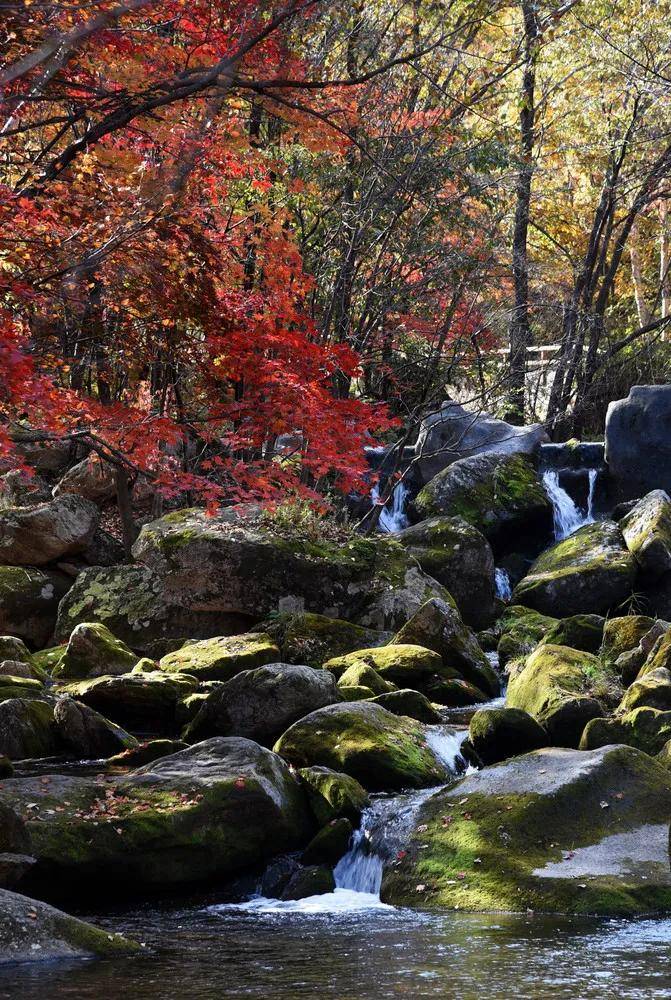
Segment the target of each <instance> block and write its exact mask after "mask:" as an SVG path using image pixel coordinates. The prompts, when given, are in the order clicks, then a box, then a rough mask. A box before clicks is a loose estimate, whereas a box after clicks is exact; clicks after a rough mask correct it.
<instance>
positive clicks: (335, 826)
mask: <svg viewBox="0 0 671 1000" xmlns="http://www.w3.org/2000/svg"><path fill="white" fill-rule="evenodd" d="M353 833H354V827H353V826H352V824H351V823H350V821H349V820H348V819H346V818H345V817H344V816H341V817H339V818H338V819H332V820H331V822H330V823H327V825H326V826H323V827H322V828H321V830H319V832H318V833H316V834H315V836H314V837H313V838H312V840H311V841H310V843H309V844H308V846H307V847H306V848H305V850H304V851H303V854H302V856H301V861H302V863H303V864H304V865H335V864H337V862H338V861H339V860H340V858H342V856H343V854H346V852H347V848H348V847H349V843H350V840H351V839H352V834H353Z"/></svg>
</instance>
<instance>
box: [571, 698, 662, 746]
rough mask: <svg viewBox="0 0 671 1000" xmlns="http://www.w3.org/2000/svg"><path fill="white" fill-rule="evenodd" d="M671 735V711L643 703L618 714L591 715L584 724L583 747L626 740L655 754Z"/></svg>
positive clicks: (625, 741)
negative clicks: (663, 710) (646, 705)
mask: <svg viewBox="0 0 671 1000" xmlns="http://www.w3.org/2000/svg"><path fill="white" fill-rule="evenodd" d="M670 739H671V712H662V711H660V710H659V709H657V708H647V707H642V708H635V709H634V710H633V711H631V712H627V713H626V714H624V715H618V716H617V717H612V718H598V719H592V720H591V722H588V723H587V725H586V726H585V731H584V733H583V734H582V738H581V740H580V749H581V750H594V749H596V748H597V747H604V746H609V745H612V744H614V743H624V744H626V745H627V746H630V747H635V748H636V749H637V750H642V751H644V752H645V753H647V754H650V755H651V756H654V755H655V754H657V753H659V752H660V751H661V750H662V748H663V747H664V745H665V743H667V741H668V740H670Z"/></svg>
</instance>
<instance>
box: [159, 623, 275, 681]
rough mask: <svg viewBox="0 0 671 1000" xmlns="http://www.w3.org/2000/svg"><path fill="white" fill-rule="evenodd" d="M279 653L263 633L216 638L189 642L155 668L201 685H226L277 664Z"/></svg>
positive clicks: (165, 657)
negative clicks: (245, 672) (244, 672)
mask: <svg viewBox="0 0 671 1000" xmlns="http://www.w3.org/2000/svg"><path fill="white" fill-rule="evenodd" d="M279 656H280V651H279V649H278V647H277V646H276V645H275V643H274V642H273V640H272V639H271V638H270V636H269V635H268V634H267V633H265V632H248V633H246V634H244V635H230V636H217V637H215V638H214V639H203V640H201V641H200V642H189V643H187V644H186V645H185V646H182V648H181V649H178V650H176V651H175V652H174V653H168V654H167V656H164V657H163V658H162V659H161V660H160V662H159V666H160V668H161V670H165V671H167V672H168V673H185V674H190V675H191V676H193V677H197V678H198V680H201V681H228V680H230V679H231V678H232V677H234V676H235V675H236V674H239V673H240V672H241V671H242V670H253V669H254V668H255V667H262V666H264V664H266V663H275V662H277V661H278V660H279Z"/></svg>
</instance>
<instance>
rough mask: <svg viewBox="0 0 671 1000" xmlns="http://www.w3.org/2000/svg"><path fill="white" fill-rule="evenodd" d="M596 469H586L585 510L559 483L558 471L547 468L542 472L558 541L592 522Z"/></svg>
mask: <svg viewBox="0 0 671 1000" xmlns="http://www.w3.org/2000/svg"><path fill="white" fill-rule="evenodd" d="M597 476H598V471H597V470H596V469H589V470H588V493H587V510H586V511H584V512H583V511H582V510H581V509H580V508H579V507H578V506H577V504H576V503H575V501H574V500H573V499H572V497H571V496H569V494H568V493H567V492H566V490H565V489H564V488H563V487H562V486H561V485H560V483H559V473H558V472H556V471H555V470H554V469H547V470H546V471H545V472H544V473H543V486H544V487H545V492H546V493H547V495H548V497H549V499H550V502H551V503H552V509H553V512H554V532H555V541H557V542H560V541H562V539H564V538H568V537H569V535H572V534H574V533H575V532H576V531H577V530H578V528H582V527H584V525H586V524H593V523H594V520H595V518H594V493H595V489H596V481H597Z"/></svg>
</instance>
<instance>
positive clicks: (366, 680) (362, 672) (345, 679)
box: [338, 663, 396, 694]
mask: <svg viewBox="0 0 671 1000" xmlns="http://www.w3.org/2000/svg"><path fill="white" fill-rule="evenodd" d="M338 687H339V688H343V687H365V688H368V689H369V690H370V691H372V692H373V694H386V693H388V692H389V691H395V690H396V685H395V684H392V683H391V681H386V680H385V679H384V677H382V676H381V675H380V674H379V673H378V672H377V670H374V669H373V667H369V666H368V665H367V664H365V663H352V664H351V666H349V667H348V668H347V670H345V672H344V673H343V674H341V675H340V679H339V680H338Z"/></svg>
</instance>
